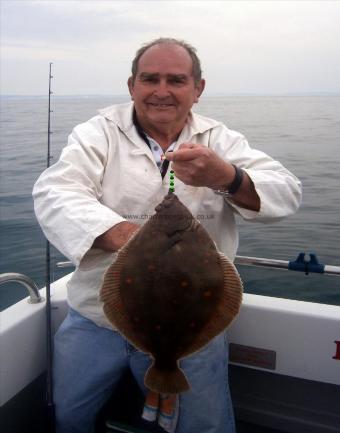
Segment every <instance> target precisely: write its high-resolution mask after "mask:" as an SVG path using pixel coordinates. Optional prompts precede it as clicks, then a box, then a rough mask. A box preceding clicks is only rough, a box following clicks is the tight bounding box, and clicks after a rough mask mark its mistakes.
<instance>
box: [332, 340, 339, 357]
mask: <svg viewBox="0 0 340 433" xmlns="http://www.w3.org/2000/svg"><path fill="white" fill-rule="evenodd" d="M334 343H335V344H336V352H335V355H334V356H333V359H339V360H340V341H334Z"/></svg>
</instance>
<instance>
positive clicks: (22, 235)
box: [0, 96, 340, 309]
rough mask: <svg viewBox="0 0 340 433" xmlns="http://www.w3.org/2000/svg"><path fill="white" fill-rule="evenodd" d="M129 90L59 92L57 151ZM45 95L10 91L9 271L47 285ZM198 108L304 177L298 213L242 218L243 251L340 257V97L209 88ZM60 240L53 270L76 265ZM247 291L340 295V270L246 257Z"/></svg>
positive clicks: (7, 300) (56, 273)
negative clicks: (223, 92)
mask: <svg viewBox="0 0 340 433" xmlns="http://www.w3.org/2000/svg"><path fill="white" fill-rule="evenodd" d="M127 100H128V98H127V97H126V96H122V97H53V99H52V110H53V113H51V127H52V131H53V134H52V136H51V153H52V155H53V159H52V161H51V163H53V162H54V161H56V160H57V159H58V157H59V155H60V152H61V149H62V148H63V146H65V144H66V143H67V137H68V135H69V133H70V132H71V130H72V128H73V127H74V126H75V125H76V124H78V123H81V122H83V121H86V120H87V119H89V118H90V117H92V116H94V115H95V114H96V113H97V110H98V109H100V108H103V107H105V106H108V105H111V104H114V103H119V102H124V101H127ZM47 102H48V101H47V98H45V97H3V98H1V133H0V138H1V154H0V158H1V159H0V170H1V172H0V173H1V174H0V180H1V186H0V199H1V210H0V212H1V217H0V223H1V232H0V257H1V263H0V272H1V273H4V272H19V273H23V274H26V275H28V276H29V277H31V278H32V279H33V280H34V281H36V283H37V284H38V285H39V286H40V287H43V286H44V285H45V245H46V242H45V239H44V236H43V234H42V232H41V230H40V228H39V226H38V224H37V222H36V220H35V216H34V211H33V202H32V197H31V192H32V187H33V184H34V182H35V180H36V179H37V178H38V176H39V174H40V173H41V172H42V171H43V170H44V168H45V166H46V155H47V115H48V104H47ZM194 109H195V111H196V112H198V113H200V114H203V115H206V116H210V117H213V118H215V119H217V120H220V121H222V122H224V123H225V124H226V125H227V126H228V127H229V128H230V129H234V130H237V131H239V132H241V133H242V134H244V135H245V136H246V138H247V139H248V141H249V143H250V145H251V146H252V147H254V148H257V149H259V150H262V151H264V152H266V153H268V154H269V155H270V156H272V157H273V158H274V159H277V160H279V161H280V162H281V163H283V165H285V166H286V167H287V168H288V169H289V170H291V171H292V172H293V173H294V174H295V175H296V176H298V177H299V178H300V179H301V181H302V184H303V201H302V205H301V207H300V209H299V211H298V212H297V214H296V215H294V216H292V217H290V218H287V219H284V220H282V221H280V222H276V223H275V224H262V223H254V222H244V221H242V220H241V219H240V218H238V225H239V232H240V247H239V250H238V254H239V255H245V256H253V257H264V258H271V259H279V260H294V259H295V258H296V257H297V255H298V253H299V252H306V253H307V254H309V253H310V252H315V253H316V254H317V256H318V258H319V260H320V262H322V263H324V264H328V265H338V266H339V265H340V252H339V241H340V239H339V238H340V230H339V228H340V217H339V214H340V191H339V187H340V164H339V163H340V97H338V96H305V97H301V96H284V97H283V96H277V97H275V96H267V97H260V96H252V97H248V96H234V97H205V98H202V99H201V102H200V103H199V104H198V105H196V106H195V107H194ZM62 260H67V259H66V258H65V257H63V256H62V255H61V254H60V253H59V252H58V251H56V250H55V249H54V248H52V279H53V280H55V279H57V278H59V277H61V276H62V275H64V274H66V273H68V272H71V271H72V270H73V268H68V269H60V268H57V266H56V263H57V262H58V261H62ZM238 269H239V272H240V274H241V276H242V278H243V280H244V284H245V291H246V292H249V293H257V294H263V295H268V296H278V297H284V298H291V299H300V300H306V301H311V302H320V303H328V304H335V305H340V277H336V276H322V275H316V274H310V275H308V276H306V275H305V274H304V273H300V272H289V271H284V270H270V269H263V268H250V267H246V266H239V267H238ZM25 296H27V294H26V291H25V289H24V288H22V287H21V286H20V285H18V284H14V283H7V284H5V285H1V286H0V309H4V308H6V307H8V306H9V305H11V304H12V303H14V302H17V301H18V300H19V299H22V298H23V297H25Z"/></svg>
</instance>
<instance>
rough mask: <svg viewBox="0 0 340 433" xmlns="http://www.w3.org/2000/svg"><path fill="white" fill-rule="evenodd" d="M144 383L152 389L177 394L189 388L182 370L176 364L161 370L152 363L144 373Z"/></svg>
mask: <svg viewBox="0 0 340 433" xmlns="http://www.w3.org/2000/svg"><path fill="white" fill-rule="evenodd" d="M144 383H145V386H147V387H148V388H149V389H151V390H152V391H156V392H159V393H164V394H178V393H180V392H184V391H188V390H189V389H190V385H189V382H188V380H187V378H186V377H185V374H184V373H183V370H181V369H180V368H179V367H178V365H177V364H176V367H175V368H174V369H171V370H163V369H160V368H157V367H156V366H155V365H154V364H152V365H151V367H150V368H149V369H148V371H147V372H146V374H145V378H144Z"/></svg>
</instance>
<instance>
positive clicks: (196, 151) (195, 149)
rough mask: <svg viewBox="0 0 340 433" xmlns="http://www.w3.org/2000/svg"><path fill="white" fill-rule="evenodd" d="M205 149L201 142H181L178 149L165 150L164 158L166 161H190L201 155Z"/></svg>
mask: <svg viewBox="0 0 340 433" xmlns="http://www.w3.org/2000/svg"><path fill="white" fill-rule="evenodd" d="M205 149H206V148H205V146H202V145H201V144H194V143H182V144H181V145H180V146H179V148H178V150H176V151H174V152H166V153H165V158H166V159H167V160H168V161H173V162H175V161H176V162H180V161H192V160H193V159H196V158H199V157H201V156H202V153H204V152H205Z"/></svg>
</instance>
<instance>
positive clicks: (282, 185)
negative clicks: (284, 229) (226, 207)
mask: <svg viewBox="0 0 340 433" xmlns="http://www.w3.org/2000/svg"><path fill="white" fill-rule="evenodd" d="M214 143H215V145H214V147H215V150H216V152H217V153H218V154H219V155H220V156H221V157H222V158H224V159H225V160H226V161H228V162H231V163H234V164H235V165H237V166H239V167H240V168H242V169H243V170H244V171H245V172H246V173H247V174H248V175H249V177H250V179H251V180H252V182H253V184H254V186H255V189H256V192H257V194H258V195H259V197H260V201H261V207H260V211H259V212H255V211H251V210H247V209H244V208H241V207H239V206H236V205H235V204H234V203H233V202H232V200H228V199H227V201H228V202H229V204H230V205H231V206H232V207H233V208H234V209H235V210H236V212H237V213H239V214H240V215H241V216H242V218H244V219H246V220H253V221H262V222H273V221H276V220H280V219H282V218H284V217H287V216H290V215H293V214H294V213H295V212H296V211H297V209H298V208H299V206H300V203H301V197H302V187H301V182H300V181H299V179H298V178H297V177H296V176H294V175H293V174H292V173H291V172H290V171H289V170H287V169H286V168H285V167H284V166H283V165H282V164H281V163H280V162H278V161H276V160H274V159H273V158H271V157H270V156H268V155H267V154H265V153H264V152H262V151H259V150H256V149H252V148H251V147H250V146H249V144H248V142H247V140H246V139H245V137H244V136H243V135H241V134H239V133H238V132H235V131H231V130H228V129H227V128H226V127H223V128H222V131H221V130H220V131H219V134H218V135H217V136H215V138H214Z"/></svg>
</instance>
